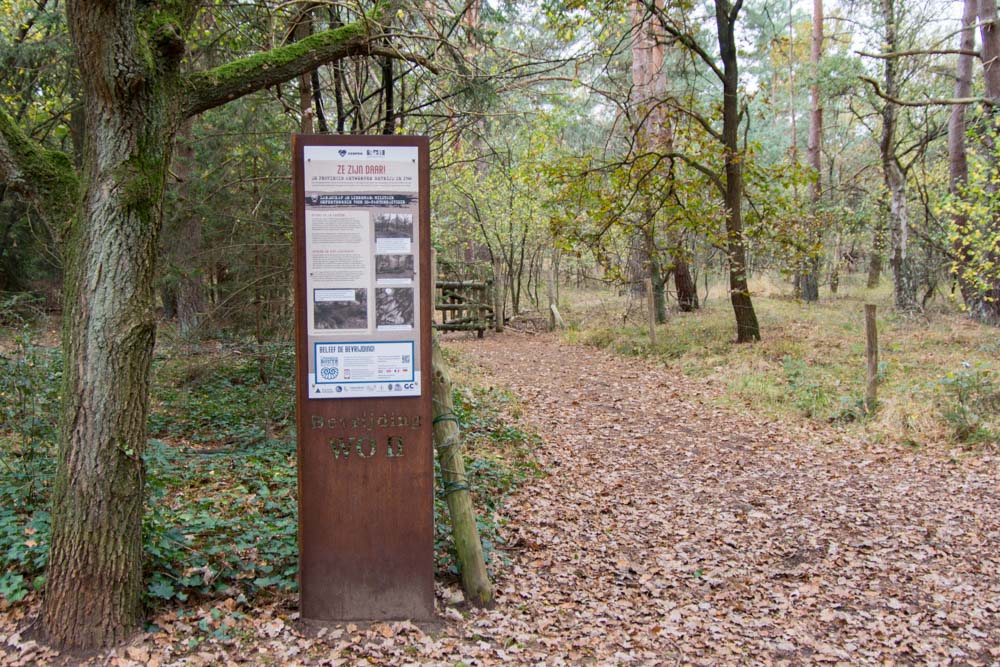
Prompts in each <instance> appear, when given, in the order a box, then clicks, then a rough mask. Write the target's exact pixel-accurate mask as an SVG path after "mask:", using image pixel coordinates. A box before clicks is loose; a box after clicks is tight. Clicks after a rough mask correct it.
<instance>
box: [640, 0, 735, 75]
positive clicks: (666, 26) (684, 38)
mask: <svg viewBox="0 0 1000 667" xmlns="http://www.w3.org/2000/svg"><path fill="white" fill-rule="evenodd" d="M641 1H642V4H643V5H645V6H646V9H647V10H649V12H650V13H652V14H654V15H655V16H656V18H657V19H658V21H659V24H660V27H661V28H663V30H664V32H666V33H667V34H668V35H670V36H671V37H673V38H674V39H675V40H676V41H678V42H680V43H681V45H682V46H683V47H684V48H686V49H687V50H688V51H691V52H692V53H694V54H695V55H696V56H698V58H700V59H701V61H702V62H704V63H705V64H706V65H708V67H709V68H710V69H711V70H712V72H713V73H714V74H715V76H717V77H718V78H719V81H722V80H723V79H724V78H725V76H724V75H723V73H722V70H721V69H719V66H718V65H717V64H715V60H714V59H713V58H712V56H710V55H709V54H708V52H707V51H706V50H705V49H703V48H702V47H701V45H700V44H699V43H698V42H697V41H696V40H695V38H694V37H692V36H691V35H690V34H688V33H686V32H681V31H680V30H679V29H678V28H677V26H675V25H674V24H673V23H672V22H671V21H670V19H669V18H668V17H667V15H666V12H665V11H664V10H663V8H661V7H658V6H657V5H656V3H654V2H651V0H641Z"/></svg>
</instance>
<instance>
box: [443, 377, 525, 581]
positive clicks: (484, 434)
mask: <svg viewBox="0 0 1000 667" xmlns="http://www.w3.org/2000/svg"><path fill="white" fill-rule="evenodd" d="M452 398H453V401H454V405H455V415H456V416H457V417H458V420H459V425H460V428H461V430H462V439H463V444H464V454H465V469H466V473H467V474H468V481H469V488H470V490H471V492H472V495H473V504H474V506H475V508H476V514H477V525H478V528H479V535H480V538H481V539H482V541H483V553H484V555H485V556H486V561H487V563H494V564H495V563H496V544H497V538H498V536H499V530H500V528H501V526H502V517H501V515H500V511H501V509H502V507H503V502H504V500H505V499H506V498H507V496H508V495H510V493H512V492H513V491H514V490H515V489H516V488H517V487H518V486H520V485H521V484H522V483H523V482H524V481H525V480H526V479H529V478H531V477H534V476H538V475H539V474H540V470H539V468H538V465H537V464H536V463H535V461H534V458H533V457H532V453H531V452H532V450H533V449H534V448H535V447H536V446H537V445H538V442H539V439H538V436H537V435H535V434H532V433H528V432H526V431H524V430H523V429H521V428H519V427H517V426H515V425H512V424H511V423H510V422H509V419H510V418H512V417H513V418H516V417H517V416H518V414H519V413H520V407H519V406H518V405H517V402H516V399H515V398H514V396H513V395H512V394H510V393H509V392H505V391H500V390H497V389H495V388H490V389H482V388H475V389H466V388H461V387H455V388H454V390H453V391H452ZM435 475H436V476H437V477H438V479H440V470H439V469H438V466H437V461H436V460H435ZM441 486H442V485H440V484H439V487H441ZM447 512H448V510H447V506H446V505H445V496H444V494H443V493H441V492H439V493H438V494H436V495H435V501H434V522H435V525H436V530H435V544H434V550H435V554H436V559H437V563H438V567H439V568H441V569H447V570H448V571H449V572H451V573H453V574H457V573H458V564H457V561H456V557H455V548H454V543H453V542H452V540H451V531H450V529H448V518H447Z"/></svg>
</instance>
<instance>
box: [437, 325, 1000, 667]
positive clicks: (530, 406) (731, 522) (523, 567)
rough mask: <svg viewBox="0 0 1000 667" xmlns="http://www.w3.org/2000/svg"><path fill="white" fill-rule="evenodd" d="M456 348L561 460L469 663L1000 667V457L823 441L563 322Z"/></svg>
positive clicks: (514, 518) (530, 487) (475, 621)
mask: <svg viewBox="0 0 1000 667" xmlns="http://www.w3.org/2000/svg"><path fill="white" fill-rule="evenodd" d="M447 346H448V347H451V348H453V349H457V350H459V351H460V352H461V354H462V355H463V356H464V358H465V359H466V360H468V361H469V362H471V363H472V364H473V365H476V366H479V367H480V368H481V369H482V371H483V373H484V378H483V381H484V382H486V383H494V384H496V385H500V386H505V387H508V388H510V389H511V390H512V391H513V392H514V393H515V394H516V395H517V396H519V397H520V399H521V401H522V407H523V409H524V412H525V417H526V419H527V420H528V421H529V422H530V423H531V424H532V425H533V426H534V427H535V428H536V429H537V431H538V433H540V434H541V435H542V437H543V438H544V444H543V445H542V446H541V447H540V449H539V451H538V457H539V459H540V461H541V463H542V464H543V466H544V467H545V469H546V471H547V472H548V473H549V474H548V476H547V477H545V478H544V479H540V480H535V481H531V482H529V483H528V484H526V485H525V487H524V488H523V489H522V490H521V491H520V492H519V493H518V494H516V496H515V497H514V498H512V499H511V502H510V503H509V506H508V514H509V515H510V525H509V530H510V531H511V535H509V539H510V540H512V541H513V542H514V544H515V546H516V547H518V548H516V549H514V550H513V551H511V552H510V555H511V557H512V559H513V563H512V566H511V568H508V569H507V572H506V574H505V576H504V577H503V579H502V580H501V581H500V582H499V585H498V603H499V604H498V608H497V609H496V610H494V611H492V612H486V613H483V614H480V615H478V616H475V617H473V618H472V619H470V621H469V622H468V624H467V625H466V628H465V632H464V634H465V639H466V641H464V642H463V641H459V642H458V644H459V646H461V648H459V646H455V647H454V648H456V649H458V650H459V652H461V653H462V654H463V655H462V657H463V658H465V659H466V661H468V660H469V658H479V659H480V660H484V661H486V662H493V661H498V660H505V661H516V662H524V663H527V662H534V661H537V660H539V659H544V660H545V662H546V664H549V665H552V664H560V663H563V662H564V663H566V664H578V663H580V662H587V661H589V660H588V659H590V660H594V659H596V661H598V662H600V663H602V664H606V663H614V664H618V663H620V664H629V663H630V664H657V663H659V662H661V661H665V662H666V663H667V664H673V663H675V662H684V663H687V662H692V663H704V664H735V663H746V662H752V663H765V664H766V663H781V662H788V663H791V664H801V663H803V662H808V663H813V662H831V663H837V662H843V663H844V664H859V663H872V664H874V663H878V664H882V663H883V662H886V661H889V662H893V661H898V662H903V663H919V664H928V663H952V662H955V663H962V664H973V665H974V664H986V665H990V664H992V665H996V664H1000V475H998V471H997V465H996V463H997V457H996V455H995V454H994V455H993V456H990V455H985V454H982V453H980V454H975V455H971V456H969V457H968V458H963V459H961V460H958V461H952V460H949V459H948V458H946V457H944V456H943V455H939V454H934V453H919V452H912V451H908V450H901V449H895V448H891V447H872V446H865V445H864V444H863V443H857V442H850V441H845V440H844V439H842V438H839V437H838V436H837V434H836V433H833V432H829V433H825V434H824V433H820V434H818V437H817V435H816V434H812V436H813V437H809V436H810V433H809V432H807V431H804V430H801V429H797V428H795V427H791V426H785V425H781V424H776V423H766V422H765V421H764V420H762V419H758V418H755V417H753V416H751V415H747V414H736V413H734V412H728V411H725V410H721V409H717V408H713V407H711V405H710V403H709V402H708V401H706V400H703V399H699V396H703V395H704V394H705V393H706V392H707V391H710V390H709V389H708V388H706V386H705V385H704V384H700V383H698V382H697V381H693V380H690V379H686V378H684V377H683V376H682V375H680V374H679V373H676V372H674V371H671V370H669V369H666V368H664V367H663V366H661V365H659V364H656V363H655V362H652V361H649V360H643V359H637V358H626V357H620V356H616V355H614V354H611V353H608V352H604V351H600V350H597V349H594V348H589V347H581V346H570V345H566V344H564V343H561V342H560V341H559V339H558V338H557V337H555V336H552V335H539V336H530V335H524V334H517V333H508V334H504V335H501V336H490V337H487V338H486V339H485V340H471V339H465V340H461V341H457V342H450V343H448V344H447ZM824 440H825V441H826V442H825V443H824V442H823V441H824ZM470 635H475V636H477V637H479V638H480V643H479V644H478V649H472V650H471V651H470V649H471V648H472V647H470V645H469V643H468V637H469V636H470ZM506 642H515V643H513V644H512V645H510V646H507V647H506V648H505V647H504V644H505V643H506ZM445 643H448V642H447V641H446V642H445ZM463 644H464V646H462V645H463ZM438 648H444V647H442V646H440V645H439V647H438ZM453 655H454V654H453Z"/></svg>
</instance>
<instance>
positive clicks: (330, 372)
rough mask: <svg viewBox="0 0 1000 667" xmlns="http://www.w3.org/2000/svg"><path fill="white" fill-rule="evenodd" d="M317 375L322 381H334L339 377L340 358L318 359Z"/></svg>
mask: <svg viewBox="0 0 1000 667" xmlns="http://www.w3.org/2000/svg"><path fill="white" fill-rule="evenodd" d="M319 375H320V377H322V378H323V379H324V380H336V379H337V376H338V375H340V357H320V358H319Z"/></svg>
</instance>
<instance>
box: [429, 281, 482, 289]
mask: <svg viewBox="0 0 1000 667" xmlns="http://www.w3.org/2000/svg"><path fill="white" fill-rule="evenodd" d="M488 286H489V283H484V282H482V281H479V280H439V281H437V287H438V289H442V288H450V289H457V288H469V287H473V288H479V289H486V288H487V287H488Z"/></svg>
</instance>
